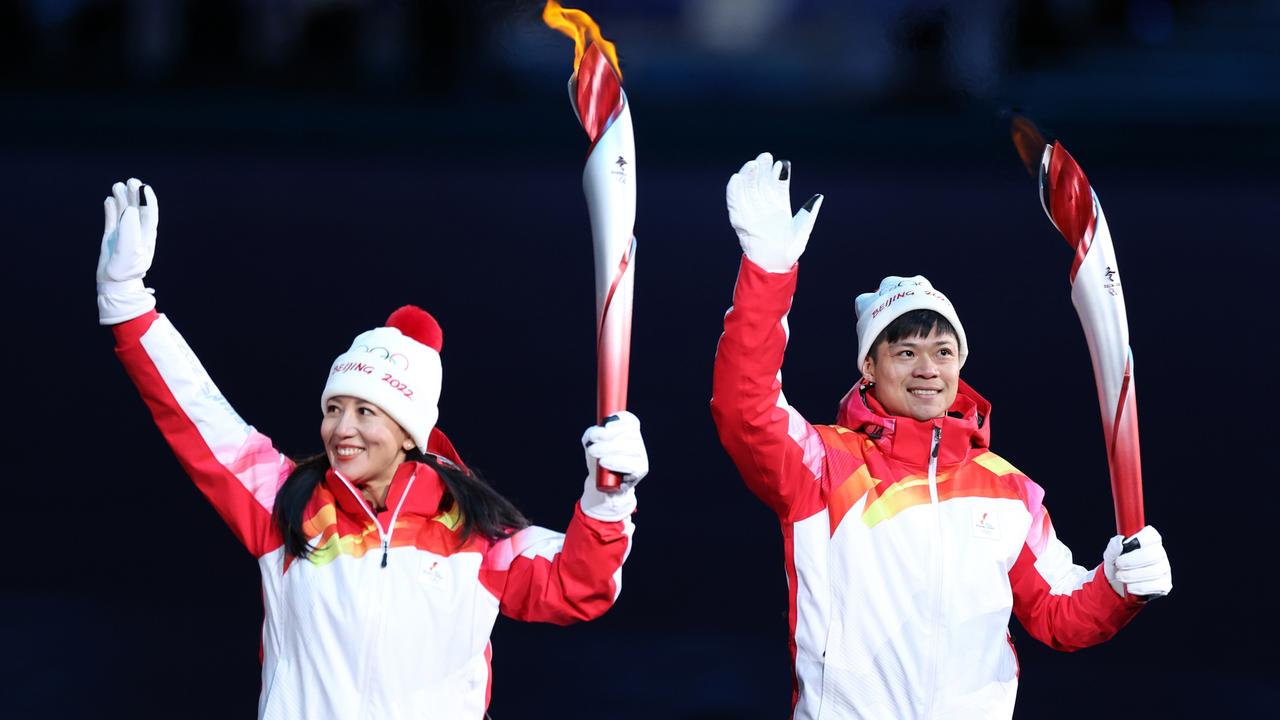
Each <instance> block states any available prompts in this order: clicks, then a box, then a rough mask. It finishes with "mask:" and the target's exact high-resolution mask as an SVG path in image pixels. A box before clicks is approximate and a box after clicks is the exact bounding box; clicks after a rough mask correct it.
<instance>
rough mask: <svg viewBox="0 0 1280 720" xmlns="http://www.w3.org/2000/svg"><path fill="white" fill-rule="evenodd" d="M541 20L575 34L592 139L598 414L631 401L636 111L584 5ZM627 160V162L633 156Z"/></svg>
mask: <svg viewBox="0 0 1280 720" xmlns="http://www.w3.org/2000/svg"><path fill="white" fill-rule="evenodd" d="M542 20H543V22H545V23H546V24H547V26H548V27H551V28H553V29H555V30H558V31H560V32H562V33H564V34H565V35H568V36H569V37H570V38H573V50H574V52H573V74H572V75H570V76H569V104H570V105H571V106H572V108H573V111H574V114H575V115H576V116H577V118H578V122H579V123H580V124H581V125H582V129H583V130H585V131H586V133H587V139H588V140H589V141H590V143H591V145H590V148H589V149H588V151H587V162H586V167H585V168H584V169H583V171H582V189H583V192H584V193H585V195H586V198H587V214H588V215H589V216H590V219H591V241H592V246H593V248H594V250H595V286H596V417H597V420H603V419H604V418H606V417H608V416H609V415H612V414H613V413H615V412H617V411H619V410H625V409H626V407H627V374H628V370H629V367H630V363H631V309H632V300H633V297H634V290H633V288H634V285H635V252H636V240H635V235H634V234H633V230H634V227H635V219H636V184H635V183H634V182H632V181H631V179H632V178H634V176H635V138H634V136H633V133H632V130H631V109H630V105H629V104H628V103H627V94H626V93H625V92H623V90H622V71H621V70H620V69H619V67H618V53H617V50H616V48H615V47H614V45H613V43H611V42H609V41H608V40H605V39H604V37H603V36H602V35H601V34H600V27H599V26H598V25H597V24H596V23H595V21H594V20H592V19H591V16H589V15H587V14H586V13H585V12H582V11H581V10H574V9H571V8H565V7H561V5H560V3H558V2H556V1H555V0H547V4H546V7H545V8H543V11H542ZM628 158H630V160H628ZM596 478H597V479H596V484H597V486H599V487H600V488H602V489H608V488H616V487H618V485H619V478H618V476H617V475H615V474H613V473H611V472H609V471H608V470H606V469H605V468H598V472H597V473H596Z"/></svg>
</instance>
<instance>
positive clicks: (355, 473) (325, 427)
mask: <svg viewBox="0 0 1280 720" xmlns="http://www.w3.org/2000/svg"><path fill="white" fill-rule="evenodd" d="M320 438H321V439H322V440H323V441H324V451H325V453H326V454H327V455H328V456H329V464H330V466H332V467H333V468H334V469H335V470H337V471H338V472H340V473H342V475H343V477H345V478H347V479H348V480H350V481H351V482H353V483H355V484H356V485H357V486H361V485H365V484H367V483H374V484H382V483H390V482H391V478H393V477H394V476H395V474H396V469H397V468H399V467H400V464H401V463H403V462H404V457H405V452H406V451H407V450H410V449H412V448H413V446H414V442H413V439H412V438H410V437H409V434H408V433H406V432H405V431H404V428H402V427H400V424H399V423H397V422H396V421H395V420H392V419H391V416H390V415H387V414H386V413H385V412H383V411H382V408H380V407H378V406H377V405H374V404H373V403H371V402H367V401H364V400H361V399H359V398H355V397H351V396H348V395H339V396H337V397H333V398H330V399H329V402H327V403H326V404H325V410H324V419H323V420H321V421H320Z"/></svg>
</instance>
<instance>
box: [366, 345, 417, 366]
mask: <svg viewBox="0 0 1280 720" xmlns="http://www.w3.org/2000/svg"><path fill="white" fill-rule="evenodd" d="M357 348H358V349H360V350H364V351H365V352H367V353H369V354H370V355H381V356H382V359H383V360H386V361H388V362H390V363H391V364H392V365H395V366H396V367H398V368H400V369H401V370H408V369H409V358H407V357H405V356H404V355H403V354H401V353H393V352H391V351H390V350H388V349H387V348H384V347H381V346H378V347H369V346H368V345H358V346H357ZM357 348H352V349H357Z"/></svg>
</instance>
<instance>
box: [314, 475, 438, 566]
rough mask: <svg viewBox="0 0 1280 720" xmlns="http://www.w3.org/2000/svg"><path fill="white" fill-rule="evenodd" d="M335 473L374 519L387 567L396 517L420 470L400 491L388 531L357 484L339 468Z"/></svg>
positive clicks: (398, 515) (383, 563) (384, 562)
mask: <svg viewBox="0 0 1280 720" xmlns="http://www.w3.org/2000/svg"><path fill="white" fill-rule="evenodd" d="M333 474H334V475H337V476H338V479H339V480H341V481H342V484H343V485H346V486H347V489H348V490H350V491H351V494H352V495H354V496H355V498H356V500H358V501H359V502H360V507H362V508H364V513H365V514H366V515H368V516H369V519H370V520H372V521H373V527H374V528H375V529H377V531H378V539H379V540H380V541H382V563H381V565H380V567H386V566H387V553H388V552H389V551H390V550H391V533H393V532H395V530H396V518H398V517H400V508H402V507H404V500H405V498H407V497H409V491H410V490H412V489H413V481H414V480H417V479H418V472H417V471H416V470H415V471H414V473H413V474H412V475H410V476H409V483H408V484H407V485H405V486H404V492H403V493H400V502H398V503H396V509H395V511H393V512H392V513H391V522H390V523H388V525H387V530H386V532H383V530H382V523H380V522H378V516H377V515H376V514H374V512H373V510H371V509H370V508H369V504H368V503H367V502H365V499H364V496H363V495H361V494H360V493H359V492H358V491H357V490H356V488H355V486H354V485H352V484H351V481H350V480H348V479H347V478H346V477H345V476H343V474H342V473H340V472H338V471H337V470H334V471H333Z"/></svg>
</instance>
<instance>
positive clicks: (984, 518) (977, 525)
mask: <svg viewBox="0 0 1280 720" xmlns="http://www.w3.org/2000/svg"><path fill="white" fill-rule="evenodd" d="M969 531H970V533H972V534H973V536H974V537H979V538H985V539H987V540H999V539H1000V516H999V514H997V513H996V511H995V510H992V509H990V508H973V509H972V510H970V511H969Z"/></svg>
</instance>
